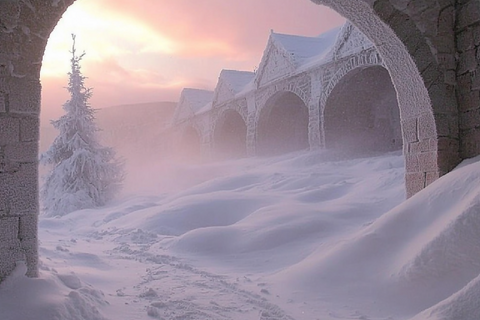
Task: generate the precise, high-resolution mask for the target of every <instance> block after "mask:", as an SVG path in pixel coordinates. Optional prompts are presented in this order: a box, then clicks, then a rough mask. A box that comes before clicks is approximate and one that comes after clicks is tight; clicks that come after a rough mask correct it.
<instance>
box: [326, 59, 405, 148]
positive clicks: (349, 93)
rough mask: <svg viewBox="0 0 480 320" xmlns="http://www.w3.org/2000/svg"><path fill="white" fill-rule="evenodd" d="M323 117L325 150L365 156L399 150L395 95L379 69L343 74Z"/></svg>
mask: <svg viewBox="0 0 480 320" xmlns="http://www.w3.org/2000/svg"><path fill="white" fill-rule="evenodd" d="M322 115H323V116H322V119H323V121H322V124H323V130H322V131H323V132H324V138H325V143H324V144H325V147H326V148H327V149H335V150H336V151H338V152H341V153H342V154H345V155H368V154H371V153H372V152H377V151H380V152H385V151H393V150H400V149H401V148H402V134H401V128H400V114H399V108H398V103H397V95H396V92H395V88H394V87H393V84H392V82H391V80H390V75H389V74H388V71H387V70H386V69H385V68H384V67H382V66H378V65H377V66H363V67H357V68H355V69H353V70H351V71H350V72H349V73H347V74H345V75H344V76H343V77H342V78H341V79H340V81H337V82H336V85H335V87H333V89H332V90H331V92H330V93H329V95H328V98H327V101H326V102H325V106H324V109H323V110H322Z"/></svg>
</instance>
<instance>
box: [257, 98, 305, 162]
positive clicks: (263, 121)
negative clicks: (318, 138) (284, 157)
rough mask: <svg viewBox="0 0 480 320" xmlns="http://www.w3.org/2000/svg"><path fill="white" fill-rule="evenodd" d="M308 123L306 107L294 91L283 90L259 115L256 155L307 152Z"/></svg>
mask: <svg viewBox="0 0 480 320" xmlns="http://www.w3.org/2000/svg"><path fill="white" fill-rule="evenodd" d="M308 120H309V114H308V107H307V104H306V103H305V102H304V100H303V99H302V98H301V97H299V96H298V95H297V94H295V93H294V92H293V91H280V92H276V93H275V94H273V95H272V96H270V98H269V99H268V100H267V101H266V102H265V104H264V105H263V107H262V108H260V109H259V110H258V112H257V123H256V147H255V150H256V153H257V155H278V154H283V153H288V152H292V151H298V150H303V149H307V148H308V147H309V143H308Z"/></svg>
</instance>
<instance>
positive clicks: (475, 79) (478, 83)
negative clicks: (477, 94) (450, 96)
mask: <svg viewBox="0 0 480 320" xmlns="http://www.w3.org/2000/svg"><path fill="white" fill-rule="evenodd" d="M469 84H470V86H467V87H463V88H459V89H460V90H461V91H462V92H465V91H467V90H468V89H470V90H473V91H475V90H480V67H478V68H477V69H476V70H475V71H474V72H472V73H471V74H470V83H469Z"/></svg>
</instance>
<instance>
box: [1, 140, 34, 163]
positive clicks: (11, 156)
mask: <svg viewBox="0 0 480 320" xmlns="http://www.w3.org/2000/svg"><path fill="white" fill-rule="evenodd" d="M5 157H6V159H7V160H9V161H13V162H31V163H32V162H34V163H37V160H38V142H17V143H12V144H7V145H6V146H5Z"/></svg>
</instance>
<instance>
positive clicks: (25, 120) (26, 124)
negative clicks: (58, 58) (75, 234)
mask: <svg viewBox="0 0 480 320" xmlns="http://www.w3.org/2000/svg"><path fill="white" fill-rule="evenodd" d="M72 2H73V1H62V2H61V3H60V2H59V1H50V0H49V1H40V0H38V1H17V0H4V1H0V281H2V279H4V278H5V277H6V276H7V275H8V274H9V273H10V272H11V271H12V270H13V268H14V266H15V262H16V261H19V260H22V261H26V262H27V265H28V275H29V276H36V275H37V261H38V250H37V220H38V210H39V205H38V177H37V176H38V165H37V159H38V139H39V113H40V96H41V85H40V68H41V61H42V57H43V52H44V49H45V45H46V42H47V39H48V37H49V35H50V32H51V31H52V29H53V28H54V26H55V25H56V23H57V21H58V20H59V19H60V17H61V15H62V13H63V12H64V11H65V9H66V8H67V7H68V5H69V4H71V3H72Z"/></svg>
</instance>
